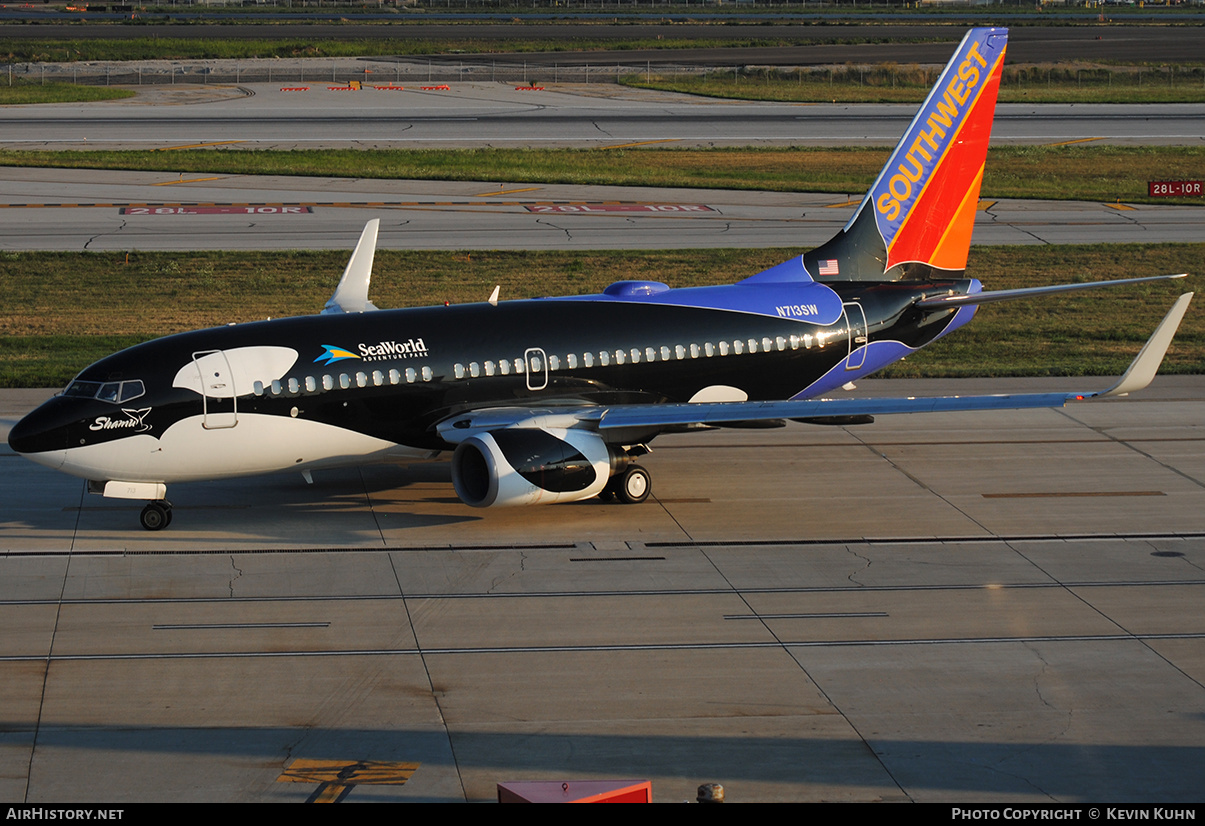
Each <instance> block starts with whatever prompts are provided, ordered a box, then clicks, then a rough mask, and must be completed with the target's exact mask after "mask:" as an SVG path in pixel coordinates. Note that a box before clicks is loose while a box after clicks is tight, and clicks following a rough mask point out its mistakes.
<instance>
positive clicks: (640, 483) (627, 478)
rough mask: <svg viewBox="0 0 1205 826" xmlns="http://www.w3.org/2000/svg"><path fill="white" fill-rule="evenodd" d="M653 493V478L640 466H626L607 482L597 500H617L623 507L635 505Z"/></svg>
mask: <svg viewBox="0 0 1205 826" xmlns="http://www.w3.org/2000/svg"><path fill="white" fill-rule="evenodd" d="M652 492H653V477H652V476H650V475H649V472H648V471H647V470H645V469H644V468H643V467H641V466H640V465H628V466H627V467H626V468H624V469H623V470H621V471H619V472H618V473H616V474H615V475H614V476H612V477H611V480H610V481H609V482H607V486H606V487H605V488H603V489H602V493H600V494H599V495H598V498H599V499H601V500H603V501H604V502H610V501H612V500H614V499H618V500H619V501H620V502H623V503H624V504H625V505H635V504H638V503H640V502H643V501H644V500H645V499H648V498H649V494H650V493H652Z"/></svg>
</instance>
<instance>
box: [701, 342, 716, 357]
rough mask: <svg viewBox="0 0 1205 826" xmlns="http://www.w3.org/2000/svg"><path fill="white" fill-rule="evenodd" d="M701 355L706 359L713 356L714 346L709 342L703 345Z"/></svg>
mask: <svg viewBox="0 0 1205 826" xmlns="http://www.w3.org/2000/svg"><path fill="white" fill-rule="evenodd" d="M703 355H705V356H707V358H711V357H712V356H714V355H715V345H714V344H712V343H711V342H710V341H709V342H707V343H706V344H704V345H703Z"/></svg>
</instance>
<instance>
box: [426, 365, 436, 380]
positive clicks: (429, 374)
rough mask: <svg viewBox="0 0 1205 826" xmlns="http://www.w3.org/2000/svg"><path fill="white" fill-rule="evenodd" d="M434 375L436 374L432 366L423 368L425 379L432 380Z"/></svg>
mask: <svg viewBox="0 0 1205 826" xmlns="http://www.w3.org/2000/svg"><path fill="white" fill-rule="evenodd" d="M433 376H434V374H433V373H432V372H431V368H430V367H424V368H423V381H431V379H432V377H433Z"/></svg>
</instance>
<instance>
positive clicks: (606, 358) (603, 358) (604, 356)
mask: <svg viewBox="0 0 1205 826" xmlns="http://www.w3.org/2000/svg"><path fill="white" fill-rule="evenodd" d="M598 363H599V364H601V365H602V366H603V367H607V366H608V365H610V364H611V354H610V353H608V352H607V351H606V350H603V351H602V352H601V353H599V354H598Z"/></svg>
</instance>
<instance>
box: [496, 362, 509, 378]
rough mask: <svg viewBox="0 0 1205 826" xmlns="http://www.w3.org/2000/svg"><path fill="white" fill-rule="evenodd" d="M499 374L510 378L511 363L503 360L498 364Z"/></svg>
mask: <svg viewBox="0 0 1205 826" xmlns="http://www.w3.org/2000/svg"><path fill="white" fill-rule="evenodd" d="M498 372H499V373H501V374H502V375H504V376H509V375H510V362H509V361H507V360H506V359H502V361H500V362H498Z"/></svg>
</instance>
